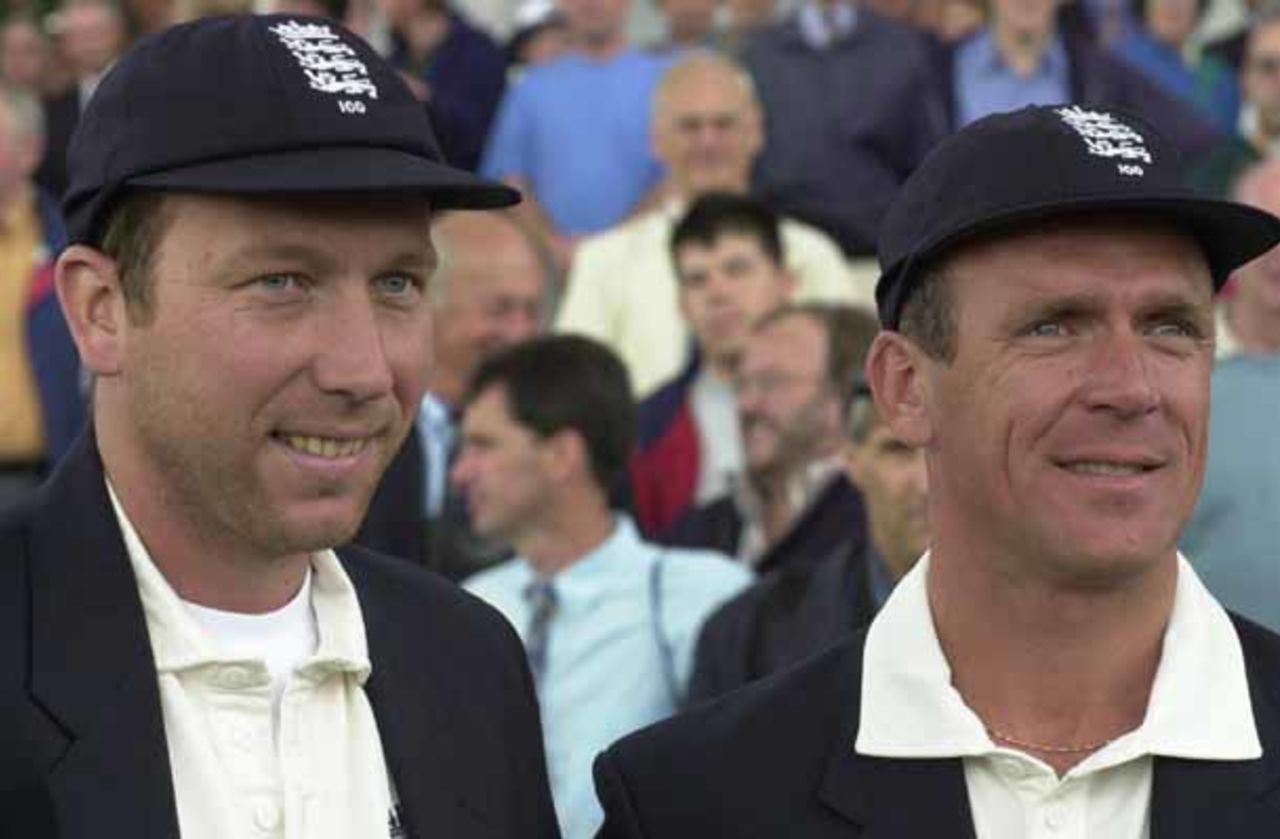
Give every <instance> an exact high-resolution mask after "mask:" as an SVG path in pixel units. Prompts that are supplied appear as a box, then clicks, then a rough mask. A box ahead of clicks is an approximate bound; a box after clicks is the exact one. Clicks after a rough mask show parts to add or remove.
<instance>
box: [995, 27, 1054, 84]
mask: <svg viewBox="0 0 1280 839" xmlns="http://www.w3.org/2000/svg"><path fill="white" fill-rule="evenodd" d="M1052 37H1053V31H1052V30H1051V29H1047V30H1044V31H1034V30H1030V29H1015V28H1012V27H1008V26H1000V25H998V24H997V26H996V27H995V40H996V49H997V50H998V51H999V52H1000V56H1001V57H1002V58H1004V60H1005V63H1007V64H1008V65H1009V67H1010V68H1011V69H1012V70H1013V72H1014V73H1016V74H1017V75H1019V76H1029V75H1031V74H1032V73H1034V72H1035V71H1036V68H1038V67H1039V66H1040V61H1041V59H1043V58H1044V54H1045V51H1046V50H1048V48H1049V41H1050V39H1051V38H1052Z"/></svg>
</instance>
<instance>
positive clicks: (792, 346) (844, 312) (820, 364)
mask: <svg viewBox="0 0 1280 839" xmlns="http://www.w3.org/2000/svg"><path fill="white" fill-rule="evenodd" d="M877 329H878V327H877V325H876V322H875V319H874V318H873V317H872V316H871V314H870V313H869V312H866V311H863V310H861V309H855V308H852V307H847V306H835V305H826V304H817V303H810V304H793V305H787V306H783V307H781V308H779V309H775V310H774V311H773V312H771V313H770V314H768V315H766V316H765V317H764V318H763V319H762V320H761V321H760V322H759V323H758V324H757V325H756V326H755V329H754V330H753V332H752V334H751V336H750V338H748V339H747V342H746V345H745V348H744V350H743V353H742V360H741V361H740V362H739V365H738V372H737V376H736V382H735V388H736V391H737V403H738V421H739V424H740V426H741V432H742V447H743V449H742V450H743V467H744V470H743V477H742V478H741V480H739V481H738V482H737V483H736V484H735V485H734V486H733V487H732V488H731V490H730V492H729V493H728V494H727V495H725V496H723V497H722V498H720V499H719V500H717V501H714V502H712V503H710V504H708V505H705V506H703V507H700V508H697V509H695V510H694V511H693V512H692V513H690V514H689V515H688V516H686V517H685V518H684V519H682V520H681V521H680V522H678V523H677V524H676V526H675V527H674V528H673V530H672V532H671V535H670V541H671V542H672V543H673V544H678V545H689V546H698V547H709V548H713V549H715V550H720V551H724V552H725V553H728V554H731V555H733V556H736V557H738V559H739V560H740V561H742V562H744V563H746V564H748V565H750V566H751V567H752V568H754V569H755V570H756V571H757V572H758V573H760V574H765V573H768V572H770V571H772V570H774V569H775V568H777V567H780V566H781V565H783V564H786V565H788V566H796V565H799V564H804V563H807V562H810V561H813V560H816V559H818V558H819V557H822V556H825V555H826V554H828V553H830V552H831V551H832V550H833V549H834V548H835V547H836V546H837V545H839V544H842V543H843V542H844V541H845V540H847V539H850V538H860V537H861V525H860V523H861V522H862V521H863V509H862V501H861V499H860V497H859V495H858V492H857V490H855V489H854V488H853V486H852V485H851V484H850V483H849V482H848V480H847V479H846V478H845V477H844V476H843V474H841V468H840V467H841V463H840V454H841V452H842V450H843V447H844V436H843V426H844V415H845V408H846V397H847V390H848V383H849V382H850V381H852V380H853V376H854V374H855V373H856V372H857V371H858V370H859V369H861V367H862V362H863V359H864V358H865V357H866V351H867V347H868V346H870V344H871V340H872V339H873V338H874V337H875V333H876V331H877Z"/></svg>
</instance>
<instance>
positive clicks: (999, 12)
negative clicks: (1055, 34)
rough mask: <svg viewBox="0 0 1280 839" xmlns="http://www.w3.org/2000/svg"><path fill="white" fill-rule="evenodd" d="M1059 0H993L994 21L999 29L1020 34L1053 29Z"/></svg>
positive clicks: (1039, 33) (1035, 33) (1038, 32)
mask: <svg viewBox="0 0 1280 839" xmlns="http://www.w3.org/2000/svg"><path fill="white" fill-rule="evenodd" d="M1057 11H1058V2H1057V0H992V3H991V17H992V23H994V24H995V26H996V28H997V29H1001V30H1004V31H1005V32H1010V33H1014V34H1020V35H1043V34H1045V33H1048V32H1051V31H1053V25H1054V15H1055V14H1056V13H1057Z"/></svg>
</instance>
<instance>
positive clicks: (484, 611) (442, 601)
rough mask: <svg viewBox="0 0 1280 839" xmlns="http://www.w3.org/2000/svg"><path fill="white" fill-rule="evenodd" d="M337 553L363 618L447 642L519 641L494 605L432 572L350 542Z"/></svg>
mask: <svg viewBox="0 0 1280 839" xmlns="http://www.w3.org/2000/svg"><path fill="white" fill-rule="evenodd" d="M338 556H339V558H340V559H341V561H342V565H343V567H344V568H345V569H346V571H347V573H348V574H349V575H350V576H351V580H352V583H353V584H354V585H355V587H356V592H357V594H358V596H359V597H360V600H361V604H362V605H363V606H366V614H365V621H366V623H369V622H370V621H371V620H383V619H385V620H394V621H395V622H397V623H399V624H400V626H401V631H402V632H403V633H405V635H406V636H408V635H410V634H413V633H415V632H418V633H431V634H430V635H429V636H427V637H433V638H447V639H449V642H450V643H458V644H465V645H474V644H483V643H485V642H490V643H501V644H504V645H508V646H509V645H511V644H512V643H515V644H516V646H519V642H518V640H516V639H515V636H514V634H513V632H512V630H511V628H510V625H509V624H508V623H507V620H506V618H504V617H503V616H502V614H501V613H500V612H499V611H498V610H497V609H495V608H493V607H492V606H490V605H489V604H488V603H485V602H484V601H483V600H481V599H480V598H479V597H476V596H475V595H473V594H471V593H470V592H467V591H465V590H463V589H462V588H461V587H460V586H458V585H457V584H455V583H453V582H451V581H450V580H447V579H445V578H444V577H441V576H440V575H438V574H436V573H435V572H434V571H429V570H427V569H425V568H421V567H419V566H416V565H412V564H410V563H408V562H405V561H404V560H403V559H398V558H396V557H392V556H388V555H386V554H382V553H378V552H376V551H371V550H368V549H367V548H362V547H359V546H355V545H349V546H347V547H344V548H342V549H341V550H339V551H338ZM370 613H382V614H370Z"/></svg>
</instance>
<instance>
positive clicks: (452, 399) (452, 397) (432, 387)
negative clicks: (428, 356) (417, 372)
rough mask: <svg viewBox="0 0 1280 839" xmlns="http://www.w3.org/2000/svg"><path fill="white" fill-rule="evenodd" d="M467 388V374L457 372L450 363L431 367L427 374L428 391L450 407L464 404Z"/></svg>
mask: <svg viewBox="0 0 1280 839" xmlns="http://www.w3.org/2000/svg"><path fill="white" fill-rule="evenodd" d="M466 389H467V376H465V375H463V374H461V373H459V372H457V371H456V370H455V369H453V368H452V367H451V366H450V365H447V364H437V365H434V366H433V367H432V368H431V374H430V375H429V376H427V391H428V392H429V393H430V394H431V395H432V396H434V397H435V398H437V399H439V400H440V401H441V402H443V403H444V404H446V405H448V406H449V407H450V408H455V407H457V406H458V405H460V404H462V395H463V394H464V393H465V392H466Z"/></svg>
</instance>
